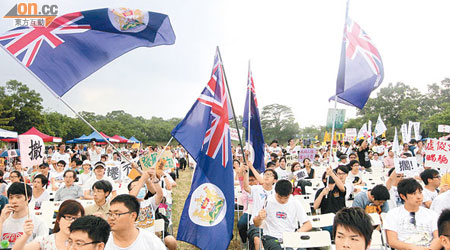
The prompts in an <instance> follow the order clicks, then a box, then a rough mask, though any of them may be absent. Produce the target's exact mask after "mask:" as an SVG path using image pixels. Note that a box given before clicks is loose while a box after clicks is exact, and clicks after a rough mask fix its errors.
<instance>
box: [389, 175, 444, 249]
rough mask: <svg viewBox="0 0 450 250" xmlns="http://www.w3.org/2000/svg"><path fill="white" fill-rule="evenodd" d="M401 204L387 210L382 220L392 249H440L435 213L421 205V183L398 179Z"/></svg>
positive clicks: (411, 179)
mask: <svg viewBox="0 0 450 250" xmlns="http://www.w3.org/2000/svg"><path fill="white" fill-rule="evenodd" d="M397 190H398V194H399V195H400V198H401V199H402V200H403V201H404V205H402V206H400V207H397V208H394V209H391V210H390V211H389V212H388V213H387V216H386V219H385V220H384V221H383V224H384V228H385V229H386V236H387V242H388V244H389V246H391V247H392V248H395V249H427V248H428V249H430V248H431V249H436V250H437V249H440V243H439V239H438V238H439V237H438V231H437V219H438V216H437V214H436V213H435V212H434V211H432V210H430V209H428V208H425V207H422V206H421V205H422V200H423V195H422V186H421V185H420V184H419V182H417V181H416V180H415V179H413V178H407V179H403V180H402V181H400V182H399V183H398V185H397ZM420 247H422V248H420Z"/></svg>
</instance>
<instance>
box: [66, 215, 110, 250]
mask: <svg viewBox="0 0 450 250" xmlns="http://www.w3.org/2000/svg"><path fill="white" fill-rule="evenodd" d="M69 229H70V235H69V239H68V240H67V250H71V249H83V250H103V249H104V248H105V245H106V243H107V242H108V238H109V234H110V232H111V227H110V226H109V224H108V222H106V221H105V220H104V219H102V218H100V217H97V216H93V215H87V216H83V217H81V218H79V219H77V220H75V221H74V222H72V224H71V225H70V228H69Z"/></svg>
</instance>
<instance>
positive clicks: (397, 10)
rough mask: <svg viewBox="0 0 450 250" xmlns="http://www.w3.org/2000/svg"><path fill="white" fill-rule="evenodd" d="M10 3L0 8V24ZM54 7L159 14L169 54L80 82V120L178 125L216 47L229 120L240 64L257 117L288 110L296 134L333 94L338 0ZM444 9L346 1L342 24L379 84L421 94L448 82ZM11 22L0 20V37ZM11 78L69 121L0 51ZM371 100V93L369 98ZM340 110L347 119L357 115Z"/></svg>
mask: <svg viewBox="0 0 450 250" xmlns="http://www.w3.org/2000/svg"><path fill="white" fill-rule="evenodd" d="M17 2H18V1H12V0H2V1H1V4H0V15H1V16H2V17H3V16H4V15H5V14H6V13H7V12H8V11H9V10H10V9H11V8H12V7H13V6H14V5H15V4H16V3H17ZM35 2H37V3H38V4H40V5H41V4H55V3H56V4H57V5H58V10H59V13H58V14H59V15H62V14H66V13H70V12H75V11H80V10H89V9H97V8H105V7H129V8H133V9H134V8H138V9H141V10H148V11H155V12H160V13H164V14H167V15H168V16H169V18H170V20H171V23H172V26H173V28H174V31H175V34H176V36H177V40H176V42H175V45H171V46H159V47H155V48H138V49H136V50H133V51H131V52H129V53H127V54H125V55H123V56H122V57H119V58H117V59H116V60H115V61H113V62H111V63H109V64H108V65H106V66H105V67H103V68H101V69H100V70H98V71H97V72H96V73H94V74H92V75H91V76H89V77H88V78H87V79H85V80H83V81H81V82H80V83H79V84H78V85H77V86H75V87H74V88H73V89H72V90H70V91H69V92H68V93H66V95H65V96H64V97H63V99H65V100H66V101H67V102H68V103H69V104H71V105H72V106H73V108H75V109H76V110H78V111H91V112H95V113H97V114H103V115H104V114H106V113H107V112H109V111H113V110H124V111H125V112H127V113H130V114H132V115H134V116H143V117H146V118H150V117H152V116H157V117H163V118H165V119H168V118H172V117H180V118H181V117H183V116H184V115H185V114H186V113H187V111H188V110H189V109H190V107H191V106H192V104H193V103H194V101H195V99H196V98H197V97H198V96H199V94H200V92H201V91H202V89H203V88H204V87H205V85H206V83H207V82H208V80H209V78H210V74H211V69H212V66H213V65H212V64H213V59H214V53H215V47H216V46H217V45H218V46H219V47H220V49H221V53H222V58H223V63H224V67H225V71H226V74H227V77H228V82H229V85H230V89H231V95H232V99H233V102H234V106H235V110H236V112H237V114H238V115H239V114H242V112H243V106H244V101H245V86H246V78H247V67H248V66H247V65H248V60H249V59H250V60H251V67H252V71H253V77H254V81H255V86H256V93H257V98H258V102H259V105H260V110H261V109H262V107H263V106H265V105H269V104H273V103H279V104H283V105H287V106H289V107H291V108H292V109H293V111H294V114H295V116H296V120H297V121H298V123H299V124H300V126H301V127H304V126H309V125H325V122H326V116H327V110H328V108H330V107H333V106H334V104H333V103H332V102H330V103H329V102H328V98H329V97H330V96H332V95H333V93H334V91H335V87H336V76H337V71H338V64H339V55H340V46H341V41H342V31H343V25H344V16H345V1H344V0H309V1H303V0H292V1H291V0H290V1H283V0H280V1H263V0H255V1H246V0H226V1H225V0H222V1H218V0H198V1H193V0H160V1H155V0H142V1H138V0H133V1H111V0H95V1H92V0H89V1H87V0H77V1H48V0H46V1H35ZM449 9H450V2H449V1H445V0H441V1H439V0H433V1H410V0H409V1H407V0H395V1H392V0H370V1H369V0H354V1H351V2H350V10H349V16H350V17H351V18H352V19H353V20H354V21H356V22H357V23H359V25H360V26H361V28H362V29H364V30H365V31H366V33H367V34H368V35H369V36H370V37H371V38H372V40H373V42H374V43H375V45H376V46H377V48H378V50H379V52H380V54H381V57H382V60H383V63H384V71H385V76H384V81H383V83H382V85H381V87H383V86H387V84H388V83H390V82H392V83H396V82H398V81H402V82H404V83H406V84H409V85H412V86H414V87H417V88H418V89H419V90H421V91H423V92H425V91H426V89H427V84H430V83H434V82H440V81H441V80H443V79H444V78H445V77H449V76H450V63H449V60H450V32H449V25H450V15H448V10H449ZM13 27H14V20H12V19H3V18H2V19H0V33H3V32H4V31H6V30H9V29H12V28H13ZM10 79H16V80H18V81H21V82H23V83H26V84H27V85H28V86H29V87H30V88H31V89H34V90H36V91H37V92H39V93H40V94H41V95H42V97H43V99H44V106H45V108H46V109H47V110H50V111H58V112H61V113H66V114H69V115H71V116H73V114H72V113H70V110H69V109H67V108H66V107H65V106H63V105H62V104H61V103H60V102H59V101H58V100H56V99H55V98H54V97H53V96H52V95H51V94H49V93H48V91H47V90H46V89H45V88H44V87H42V86H41V85H40V84H39V82H38V81H37V80H35V79H33V77H32V76H31V75H30V74H29V73H28V72H27V71H25V70H24V69H23V68H22V66H21V65H19V64H18V63H16V62H15V60H14V59H12V58H11V57H10V56H9V55H7V54H6V53H5V51H3V50H0V85H4V84H5V82H6V81H7V80H10ZM376 93H377V91H375V92H373V93H372V97H375V96H376ZM338 107H339V108H346V109H347V117H354V116H355V114H356V109H355V108H350V107H346V106H344V105H338Z"/></svg>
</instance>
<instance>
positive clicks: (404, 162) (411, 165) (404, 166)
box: [394, 157, 418, 176]
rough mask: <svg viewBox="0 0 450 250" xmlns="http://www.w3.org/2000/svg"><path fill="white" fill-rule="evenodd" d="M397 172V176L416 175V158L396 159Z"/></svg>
mask: <svg viewBox="0 0 450 250" xmlns="http://www.w3.org/2000/svg"><path fill="white" fill-rule="evenodd" d="M394 166H395V172H396V173H397V174H405V175H406V176H412V175H415V173H417V172H418V166H417V159H416V157H408V158H395V159H394Z"/></svg>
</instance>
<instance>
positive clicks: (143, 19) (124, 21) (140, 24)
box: [108, 8, 148, 33]
mask: <svg viewBox="0 0 450 250" xmlns="http://www.w3.org/2000/svg"><path fill="white" fill-rule="evenodd" d="M108 16H109V20H110V21H111V23H112V25H113V26H114V28H116V29H117V30H118V31H121V32H133V33H135V32H140V31H143V30H144V29H145V28H146V27H147V24H148V12H146V11H141V10H138V9H136V10H132V9H129V8H118V9H110V11H108Z"/></svg>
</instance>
